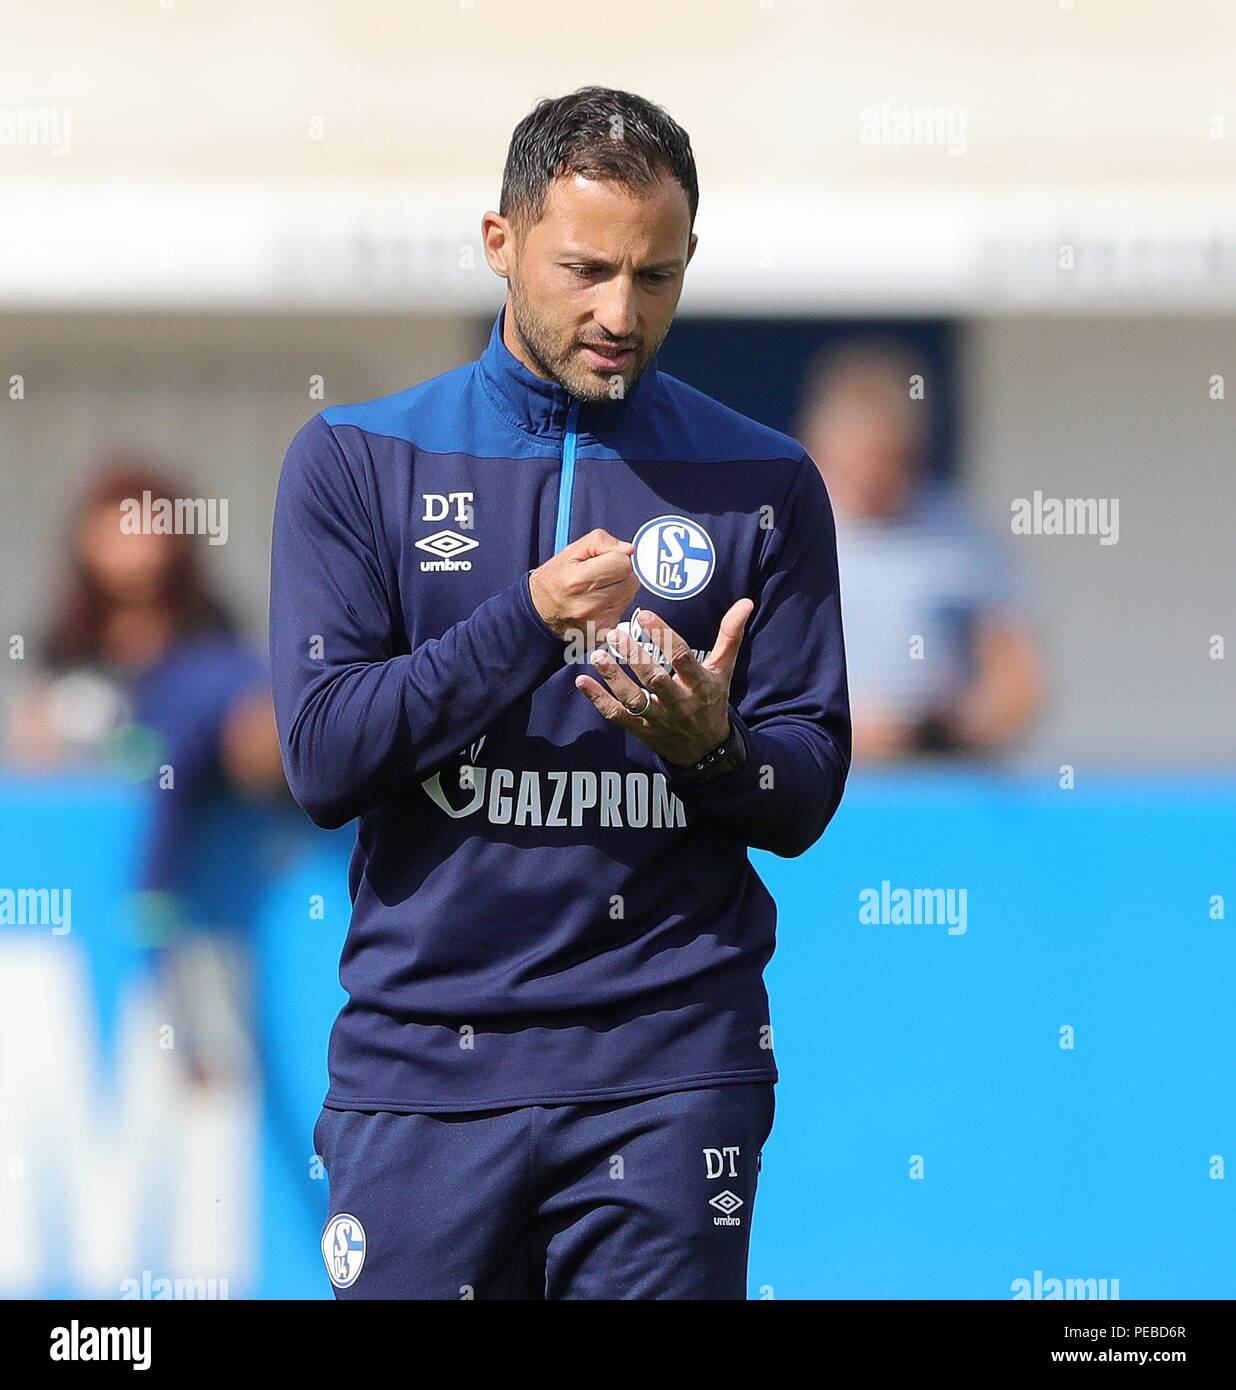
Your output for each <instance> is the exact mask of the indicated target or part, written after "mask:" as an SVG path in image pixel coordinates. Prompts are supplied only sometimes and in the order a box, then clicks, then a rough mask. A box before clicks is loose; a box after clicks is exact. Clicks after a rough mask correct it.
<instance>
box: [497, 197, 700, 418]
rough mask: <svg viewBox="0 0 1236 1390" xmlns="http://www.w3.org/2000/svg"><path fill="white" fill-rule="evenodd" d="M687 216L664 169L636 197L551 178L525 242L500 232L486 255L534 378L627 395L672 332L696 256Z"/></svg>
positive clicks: (594, 397) (586, 392)
mask: <svg viewBox="0 0 1236 1390" xmlns="http://www.w3.org/2000/svg"><path fill="white" fill-rule="evenodd" d="M690 222H691V214H690V208H689V206H688V203H687V195H686V192H685V191H684V189H683V188H682V186H681V185H680V184H679V183H678V182H677V181H676V180H675V179H674V178H672V177H671V176H670V175H668V174H667V175H665V176H664V177H663V178H662V179H661V180H660V182H659V183H658V184H657V185H655V187H653V188H652V189H650V190H648V191H647V192H641V193H640V194H635V193H629V192H627V191H626V190H625V189H623V188H621V187H619V185H617V184H614V183H601V182H594V181H593V180H591V179H586V178H583V177H581V176H579V175H574V174H572V175H566V176H564V177H562V178H559V179H555V180H554V182H553V183H552V184H551V185H550V187H549V190H548V192H547V195H546V199H545V210H544V214H543V216H542V217H541V220H540V221H539V222H537V223H536V224H535V225H533V226H530V227H527V228H526V229H525V230H524V235H523V237H522V240H515V239H513V238H511V237H509V236H507V237H505V238H503V240H502V246H501V251H500V253H499V260H498V261H496V262H495V261H493V260H492V259H491V263H492V264H494V269H495V270H497V271H498V273H499V274H503V273H505V274H506V276H507V280H508V283H509V286H510V294H511V311H512V316H513V317H514V320H515V328H516V329H517V330H518V334H519V336H520V337H521V338H522V346H523V347H524V348H525V350H526V353H527V355H528V356H529V357H530V358H531V360H532V363H533V364H534V368H535V369H536V370H537V371H539V373H540V375H542V376H544V377H546V378H548V379H550V380H553V381H557V382H558V383H559V384H560V385H562V386H563V387H565V388H566V390H567V391H568V392H570V394H571V395H573V396H575V397H577V398H578V399H580V400H583V401H605V400H616V399H620V398H621V397H623V396H625V394H626V393H627V392H628V391H629V390H630V389H631V387H632V386H633V385H634V384H635V382H636V380H637V379H638V378H639V376H640V374H641V373H642V372H643V371H644V369H645V367H647V365H648V363H649V362H651V361H652V359H653V357H654V356H655V355H656V352H657V349H658V348H659V347H660V346H661V342H662V340H663V339H664V337H665V335H666V333H668V332H669V327H670V323H671V322H672V320H673V317H674V310H675V309H676V308H677V306H678V300H679V297H680V295H681V294H682V281H683V274H684V272H685V271H686V268H687V262H688V261H690V259H691V256H692V255H693V254H694V252H695V240H696V239H695V237H694V235H693V234H692V233H691V230H690ZM487 224H488V219H487ZM488 230H489V229H488V225H487V235H488ZM508 327H509V326H508ZM517 355H519V354H517Z"/></svg>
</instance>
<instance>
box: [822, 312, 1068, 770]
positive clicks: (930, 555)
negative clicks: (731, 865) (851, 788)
mask: <svg viewBox="0 0 1236 1390" xmlns="http://www.w3.org/2000/svg"><path fill="white" fill-rule="evenodd" d="M924 375H925V374H924V369H923V366H922V364H921V363H920V362H919V361H918V360H917V359H916V357H915V356H914V354H913V353H912V352H910V351H909V350H908V349H906V348H905V347H903V346H902V345H900V344H899V343H897V342H895V341H889V340H882V339H878V338H872V339H869V340H868V339H856V340H853V341H851V342H848V343H845V344H842V345H841V346H839V347H836V348H832V349H829V350H826V351H825V352H824V353H823V354H821V355H820V356H819V357H818V358H817V359H816V360H815V361H814V362H813V363H812V365H811V367H810V369H809V371H808V374H807V378H806V383H805V387H804V393H803V401H802V405H801V410H800V418H799V423H798V427H797V431H796V433H797V437H798V438H799V439H800V440H801V441H802V443H803V444H804V446H805V447H806V449H807V451H808V452H809V453H810V454H811V456H812V457H813V458H814V459H815V461H816V465H817V467H818V468H819V469H820V472H821V473H822V474H823V476H824V479H825V482H826V483H827V485H828V489H829V495H830V497H831V499H832V504H833V509H834V512H835V514H836V522H837V553H838V563H839V566H840V577H841V605H842V618H843V623H844V628H845V640H846V657H847V663H848V666H849V681H850V701H851V705H852V707H853V717H854V756H855V759H856V760H862V761H865V762H868V763H879V762H892V761H896V760H899V759H904V758H909V757H912V756H915V755H919V754H952V755H958V756H967V755H969V756H975V757H989V756H994V755H997V754H998V753H1000V752H1001V751H1002V750H1004V749H1005V748H1006V747H1007V746H1008V745H1010V744H1011V743H1012V742H1013V741H1014V740H1015V739H1016V737H1017V736H1018V734H1019V733H1021V732H1022V731H1023V730H1024V729H1025V728H1027V727H1028V725H1029V724H1030V723H1031V721H1032V720H1033V719H1034V717H1035V715H1036V713H1037V712H1038V710H1039V709H1040V707H1041V703H1042V698H1043V680H1042V671H1041V662H1040V658H1039V655H1038V651H1037V645H1036V642H1035V639H1034V637H1033V635H1032V632H1031V627H1030V623H1029V619H1028V612H1027V603H1026V598H1025V594H1024V590H1023V587H1022V584H1021V582H1020V579H1019V577H1018V576H1017V575H1015V573H1014V572H1013V570H1012V568H1011V564H1010V561H1009V559H1008V557H1007V555H1006V553H1005V552H1004V550H1003V548H1002V547H1000V546H999V545H997V544H996V543H995V542H994V539H993V538H992V537H991V536H990V535H988V534H987V533H986V531H985V530H984V529H983V528H982V527H981V526H980V525H979V524H978V523H977V521H976V520H975V518H974V517H973V516H972V514H971V512H970V509H969V507H968V506H967V504H966V501H965V499H964V497H963V496H962V493H961V490H960V489H959V488H957V487H956V486H954V485H952V484H950V483H947V482H941V481H937V480H935V479H932V478H930V477H928V476H927V474H926V470H925V468H924V466H923V459H924V453H925V446H926V441H927V438H928V434H929V430H928V424H929V418H930V417H929V414H928V412H929V410H930V407H929V405H928V399H929V395H928V394H927V392H926V391H925V390H923V389H915V387H916V384H921V383H923V381H924Z"/></svg>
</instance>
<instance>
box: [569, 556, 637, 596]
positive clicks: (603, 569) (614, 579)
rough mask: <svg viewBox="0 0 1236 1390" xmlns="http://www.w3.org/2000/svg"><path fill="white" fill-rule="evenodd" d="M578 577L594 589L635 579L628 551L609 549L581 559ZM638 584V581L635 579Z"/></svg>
mask: <svg viewBox="0 0 1236 1390" xmlns="http://www.w3.org/2000/svg"><path fill="white" fill-rule="evenodd" d="M578 571H579V578H580V579H581V580H582V581H583V582H584V583H585V584H587V585H588V586H589V588H594V589H604V588H609V587H612V586H614V585H618V584H625V583H628V582H630V581H631V580H633V579H635V570H634V568H633V567H632V565H631V555H630V552H629V551H626V550H621V549H616V548H615V549H610V550H605V551H602V552H600V553H599V554H596V555H590V556H588V557H587V558H585V559H583V560H581V561H580V562H579V565H578ZM637 584H638V581H637Z"/></svg>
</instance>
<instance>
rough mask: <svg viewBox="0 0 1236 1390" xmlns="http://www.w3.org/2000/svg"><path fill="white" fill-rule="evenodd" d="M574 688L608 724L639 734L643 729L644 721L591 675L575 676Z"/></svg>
mask: <svg viewBox="0 0 1236 1390" xmlns="http://www.w3.org/2000/svg"><path fill="white" fill-rule="evenodd" d="M575 689H576V690H578V691H581V692H582V693H583V694H584V695H586V696H587V697H588V698H589V699H590V700H591V701H592V703H593V704H594V705H595V706H596V709H597V712H598V713H599V714H600V716H601V718H602V719H604V720H605V721H606V722H607V723H609V724H616V725H617V726H618V727H619V728H620V729H625V730H626V731H627V732H628V733H629V734H635V735H637V736H638V735H639V734H641V733H643V731H644V721H643V720H642V719H637V718H636V717H635V715H633V714H632V713H631V711H630V710H629V709H626V708H625V707H624V706H623V705H622V704H621V702H620V701H618V700H615V699H614V697H613V696H612V695H611V694H610V693H609V691H607V690H604V689H603V688H602V687H601V686H600V685H598V684H597V682H596V681H594V680H593V679H592V677H591V676H576V677H575Z"/></svg>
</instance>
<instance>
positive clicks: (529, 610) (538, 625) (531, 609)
mask: <svg viewBox="0 0 1236 1390" xmlns="http://www.w3.org/2000/svg"><path fill="white" fill-rule="evenodd" d="M531 576H532V571H531V570H529V571H528V572H527V574H525V575H524V577H523V578H522V579H521V580H519V581H518V582H517V583H516V585H515V596H516V600H517V602H518V604H519V607H520V609H521V611H522V612H523V615H524V617H525V618H526V619H527V620H528V622H529V624H530V626H531V627H532V628H533V629H534V630H535V631H536V633H537V635H538V637H540V638H541V639H542V640H543V641H544V642H545V643H546V645H547V646H552V648H553V650H554V651H556V652H558V653H561V652H562V650H563V648H564V647H565V646H566V643H565V642H564V641H563V640H562V638H561V637H559V636H558V634H557V633H556V632H555V631H554V630H553V628H552V627H550V625H549V624H548V623H547V622H546V621H545V619H544V618H542V617H541V615H540V614H539V613H538V612H537V611H536V604H535V603H533V602H532V590H531V588H530V587H529V580H530V578H531Z"/></svg>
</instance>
